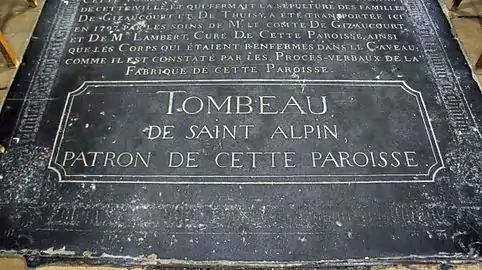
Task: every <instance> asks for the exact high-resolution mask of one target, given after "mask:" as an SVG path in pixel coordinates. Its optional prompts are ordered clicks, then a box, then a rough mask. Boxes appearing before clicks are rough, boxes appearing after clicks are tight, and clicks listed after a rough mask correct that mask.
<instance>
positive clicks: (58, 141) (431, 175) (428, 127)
mask: <svg viewBox="0 0 482 270" xmlns="http://www.w3.org/2000/svg"><path fill="white" fill-rule="evenodd" d="M159 85H162V86H166V85H175V86H180V85H197V86H199V85H298V86H301V87H304V86H307V85H346V86H398V87H401V89H402V90H403V91H405V92H407V93H408V94H410V95H412V96H415V97H416V100H417V103H418V106H419V110H420V113H421V116H422V119H423V123H424V126H425V131H426V133H427V136H428V139H429V141H430V147H431V149H432V153H433V156H434V158H435V163H434V164H433V165H432V166H430V167H429V169H428V172H427V173H425V174H375V175H367V174H351V175H350V174H337V175H323V174H320V175H276V176H269V175H268V176H267V175H236V176H234V175H69V174H67V172H66V171H65V169H64V168H63V167H62V166H61V165H60V164H58V163H56V162H55V161H56V160H57V159H58V155H59V152H60V147H58V146H59V145H62V141H63V139H64V132H65V128H66V125H67V121H68V119H69V116H70V111H71V109H72V104H73V100H74V98H75V96H77V95H80V94H82V93H83V92H85V91H86V90H87V89H89V88H91V87H92V88H93V89H95V88H96V87H102V86H130V87H132V86H159ZM443 168H445V165H444V162H443V159H442V155H441V152H440V148H439V146H438V142H437V139H436V137H435V133H434V130H433V127H432V124H431V122H430V118H429V115H428V111H427V107H426V105H425V102H424V100H423V96H422V94H421V92H420V91H417V90H414V89H412V88H411V87H410V86H408V84H407V83H406V82H405V81H403V80H288V79H287V80H281V79H219V80H145V81H85V82H84V83H83V84H82V85H81V86H80V87H79V88H77V89H76V90H74V91H71V92H69V93H68V95H67V99H66V102H65V106H64V110H63V112H62V117H61V120H60V124H59V129H58V131H57V134H56V136H55V141H54V145H53V149H52V155H51V157H50V161H49V165H48V169H50V170H52V171H54V172H55V173H57V175H58V176H59V182H71V183H105V184H128V183H130V184H133V183H135V184H178V185H196V184H197V185H206V184H207V185H211V184H224V185H259V184H262V185H300V184H301V185H315V184H321V185H324V184H376V183H380V184H381V183H430V182H434V181H435V176H436V174H437V173H438V172H439V171H440V170H442V169H443ZM65 177H75V178H76V179H65ZM316 177H320V178H321V177H323V178H324V177H326V178H347V177H350V178H382V179H379V180H362V179H360V180H346V181H340V180H333V181H309V182H307V181H291V182H290V181H276V182H275V181H269V180H260V181H256V182H254V181H152V180H151V181H146V180H135V179H136V178H137V179H146V178H160V179H163V178H177V179H193V178H198V179H212V178H224V179H236V178H237V179H239V178H246V179H273V178H279V179H283V178H316ZM389 177H394V178H402V179H399V180H385V179H384V178H389ZM91 178H96V179H91ZM112 178H114V179H112ZM408 178H411V179H408ZM107 179H112V180H107ZM119 179H120V180H119ZM133 179H134V180H133Z"/></svg>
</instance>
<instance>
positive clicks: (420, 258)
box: [0, 246, 482, 268]
mask: <svg viewBox="0 0 482 270" xmlns="http://www.w3.org/2000/svg"><path fill="white" fill-rule="evenodd" d="M85 254H90V252H84V255H80V256H79V255H76V254H75V252H74V251H70V250H67V249H66V247H65V246H64V247H62V248H59V249H55V248H54V247H50V248H48V249H45V250H30V249H24V250H20V251H17V250H0V258H1V257H19V256H20V257H21V256H24V257H25V256H27V257H29V256H33V257H37V258H40V259H50V260H52V259H53V260H55V263H67V264H68V263H69V262H73V261H75V262H76V264H78V263H79V261H81V262H82V263H83V264H85V265H99V264H102V265H104V264H105V265H113V266H133V267H136V266H138V267H139V266H140V267H149V266H151V267H155V266H157V267H158V266H162V267H213V266H216V267H254V268H260V267H263V268H264V267H290V268H292V267H313V266H322V267H353V266H355V267H360V266H364V267H372V266H394V265H440V264H442V265H481V264H482V257H478V256H468V255H466V254H462V253H439V254H436V255H426V256H424V255H410V256H401V257H378V258H368V257H366V258H364V259H332V260H316V261H286V262H285V261H230V260H206V261H197V260H179V259H158V257H157V255H155V254H151V255H147V256H139V257H134V256H125V255H112V254H108V253H103V254H101V255H100V256H89V255H87V256H86V255H85ZM50 263H51V262H50ZM44 264H45V265H48V264H49V262H45V263H44ZM41 265H42V264H41Z"/></svg>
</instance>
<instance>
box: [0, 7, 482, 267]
mask: <svg viewBox="0 0 482 270" xmlns="http://www.w3.org/2000/svg"><path fill="white" fill-rule="evenodd" d="M444 1H445V3H446V4H450V2H451V1H450V0H444ZM39 4H40V5H39V7H37V8H29V7H28V5H27V3H26V2H24V1H21V0H0V29H1V30H2V31H3V32H4V33H5V35H6V38H7V39H8V40H9V42H10V43H11V46H12V48H13V51H14V52H15V53H16V55H17V57H18V58H19V59H21V57H22V55H23V53H24V51H25V49H26V47H27V45H28V41H29V40H30V38H36V37H35V36H32V31H33V28H34V25H35V23H36V22H37V19H38V15H39V14H40V11H41V7H42V4H43V0H40V1H39ZM445 11H446V14H447V16H448V17H449V18H450V21H451V23H452V26H453V27H454V34H455V35H456V36H457V38H458V39H459V41H460V42H461V44H462V49H463V51H464V53H465V55H466V58H467V61H468V62H469V63H470V64H471V65H473V64H474V63H475V61H476V60H477V58H478V57H479V55H480V53H481V52H482V42H480V40H481V39H482V19H480V18H479V19H473V18H472V19H469V18H466V17H463V16H465V15H469V14H477V13H478V14H482V1H481V0H465V1H463V3H462V4H461V6H460V10H459V11H458V12H457V13H450V12H449V11H448V9H446V10H445ZM15 72H16V69H9V68H7V67H6V64H5V61H4V60H3V59H0V105H1V104H2V103H3V100H4V98H5V96H6V94H7V92H8V88H9V86H10V85H11V83H12V81H13V78H14V75H15ZM474 77H475V78H477V79H478V83H479V85H480V86H482V74H475V73H474ZM481 88H482V87H481ZM413 268H416V269H442V267H440V266H436V265H425V266H412V267H400V268H398V267H395V268H385V269H413ZM457 268H458V269H481V268H480V267H477V266H461V267H455V268H454V269H457ZM20 269H26V265H25V262H24V261H23V259H22V258H0V270H20ZM37 269H42V270H62V269H68V270H87V269H88V270H113V269H126V270H127V269H130V270H133V269H136V270H140V269H141V268H125V267H124V268H112V267H87V266H61V265H57V266H44V267H40V268H37ZM376 269H382V268H376Z"/></svg>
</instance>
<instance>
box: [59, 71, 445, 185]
mask: <svg viewBox="0 0 482 270" xmlns="http://www.w3.org/2000/svg"><path fill="white" fill-rule="evenodd" d="M254 86H256V87H257V88H256V89H255V91H254V92H252V91H250V90H249V88H250V87H254ZM300 88H301V87H300V86H299V85H298V83H297V81H296V80H288V81H271V82H266V83H263V82H258V81H252V80H241V81H237V82H236V81H233V82H222V81H215V80H214V81H198V82H190V81H186V82H184V83H181V82H177V83H173V82H170V81H159V82H151V83H145V82H142V81H140V82H137V83H134V82H130V83H128V84H126V83H123V82H108V83H86V84H84V86H82V87H81V88H79V89H78V90H76V91H75V92H73V93H71V94H69V98H68V102H67V104H66V107H65V110H64V115H63V119H62V123H61V127H60V129H59V133H58V134H57V139H56V142H55V149H54V155H53V156H52V160H51V163H50V168H51V169H52V170H54V171H55V172H57V173H58V175H59V177H60V180H61V181H82V182H86V181H87V182H88V181H95V182H103V181H105V182H110V181H113V182H118V183H127V182H132V181H135V182H138V181H145V182H156V183H226V184H231V183H236V184H240V183H241V184H245V183H250V184H253V183H267V182H269V183H273V184H277V183H282V184H287V183H300V182H307V183H343V182H377V181H378V182H384V181H390V182H397V181H398V182H404V181H414V182H417V181H433V179H434V177H435V174H436V172H437V171H438V170H440V169H441V168H443V162H442V159H441V157H440V150H439V148H438V145H437V143H436V140H435V135H434V134H433V129H432V127H431V124H430V122H429V121H428V117H427V112H426V108H425V104H424V102H423V99H422V97H421V95H420V92H417V91H415V90H413V89H411V88H410V87H408V85H406V84H405V83H404V82H403V81H393V82H390V81H387V82H379V81H367V82H363V81H360V82H354V81H309V82H305V85H304V86H303V91H302V92H301V90H300ZM134 89H135V90H134ZM133 92H134V93H136V98H135V99H134V98H130V97H131V96H132V93H133ZM214 93H216V95H213V94H214ZM221 93H222V94H221ZM107 100H109V105H108V106H107V105H103V106H98V107H97V109H94V108H91V109H89V117H87V118H82V119H81V118H79V117H77V115H79V114H80V113H82V110H83V106H82V104H92V103H93V102H95V103H99V104H107V103H106V102H105V101H107ZM127 100H130V101H127ZM117 102H120V103H117ZM140 104H143V105H142V106H140ZM366 106H369V107H370V108H371V109H368V110H367V109H366ZM393 106H396V107H397V108H398V110H390V109H392V108H393ZM126 108H127V109H128V111H129V113H132V114H134V115H137V114H136V110H139V109H142V110H144V114H145V117H144V119H133V118H130V117H127V118H126V117H125V116H124V117H123V119H126V120H127V121H123V122H117V120H116V118H117V117H120V116H121V114H123V113H124V114H125V113H126V112H125V109H126ZM347 114H348V115H352V116H351V117H350V118H347V117H346V116H345V115H347ZM354 115H356V116H354ZM180 117H181V119H183V122H182V123H179V122H178V121H176V119H180ZM87 119H89V120H88V121H89V122H86V121H87ZM375 127H376V128H375ZM124 131H126V132H129V134H136V136H133V137H128V138H126V137H123V136H119V135H120V134H123V133H122V132H124ZM71 142H75V143H71ZM186 145H189V147H187V148H186V147H185V146H186Z"/></svg>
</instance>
